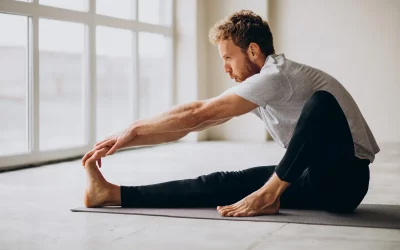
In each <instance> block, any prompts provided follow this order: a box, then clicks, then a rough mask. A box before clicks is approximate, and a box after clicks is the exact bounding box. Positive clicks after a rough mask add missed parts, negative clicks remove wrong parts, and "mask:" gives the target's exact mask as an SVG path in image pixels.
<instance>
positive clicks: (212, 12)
mask: <svg viewBox="0 0 400 250" xmlns="http://www.w3.org/2000/svg"><path fill="white" fill-rule="evenodd" d="M204 2H205V3H206V6H205V10H206V15H207V16H206V36H205V37H204V38H202V37H200V38H199V39H205V40H204V41H205V42H207V45H206V46H207V50H208V51H207V70H206V72H207V76H208V77H207V80H206V82H205V84H207V96H208V97H214V96H217V95H219V94H221V93H222V92H223V91H225V90H226V89H228V88H229V87H233V86H234V83H232V81H231V80H230V79H229V77H228V76H227V75H226V73H225V72H224V70H223V65H222V59H221V58H220V57H219V53H218V49H217V47H215V46H214V45H211V44H210V43H209V42H208V30H209V29H210V28H211V27H212V26H213V25H214V23H215V22H217V21H219V20H221V19H223V18H224V17H225V16H228V15H230V14H232V13H233V12H235V11H238V10H242V9H251V10H253V11H254V12H256V13H257V14H259V15H260V16H262V17H263V18H266V16H267V13H268V10H267V0H262V1H260V0H246V1H243V0H206V1H204ZM207 132H208V133H207V139H209V140H232V141H265V140H266V129H265V127H264V124H263V122H262V121H261V120H260V119H259V118H257V117H256V116H255V115H254V114H246V115H243V116H240V117H236V118H233V119H231V120H230V121H229V122H227V123H225V124H222V125H219V126H217V127H213V128H210V129H208V130H207Z"/></svg>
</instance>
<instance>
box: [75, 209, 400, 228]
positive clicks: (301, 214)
mask: <svg viewBox="0 0 400 250" xmlns="http://www.w3.org/2000/svg"><path fill="white" fill-rule="evenodd" d="M71 211H72V212H94V213H113V214H135V215H150V216H166V217H178V218H193V219H210V220H238V221H263V222H283V223H300V224H315V225H333V226H352V227H372V228H393V229H400V206H396V205H379V204H361V205H360V206H358V208H357V209H356V210H355V211H354V212H353V213H348V214H337V213H329V212H325V211H316V210H314V211H313V210H294V209H281V210H280V211H279V214H277V215H261V216H254V217H224V216H221V215H220V214H219V213H218V211H217V210H216V208H121V207H102V208H86V207H80V208H75V209H71Z"/></svg>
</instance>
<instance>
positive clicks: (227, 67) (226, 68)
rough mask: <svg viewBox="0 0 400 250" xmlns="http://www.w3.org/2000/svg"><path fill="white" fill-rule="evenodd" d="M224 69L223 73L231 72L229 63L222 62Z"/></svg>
mask: <svg viewBox="0 0 400 250" xmlns="http://www.w3.org/2000/svg"><path fill="white" fill-rule="evenodd" d="M224 70H225V73H231V72H232V69H231V67H229V65H227V64H224Z"/></svg>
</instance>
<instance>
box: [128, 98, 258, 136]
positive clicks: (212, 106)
mask: <svg viewBox="0 0 400 250" xmlns="http://www.w3.org/2000/svg"><path fill="white" fill-rule="evenodd" d="M256 107H258V105H257V104H255V103H253V102H250V101H247V100H246V99H244V98H242V97H240V96H238V95H236V94H234V93H231V94H226V95H222V96H217V97H214V98H211V99H208V100H204V101H196V102H192V103H187V104H183V105H180V106H178V107H176V108H174V109H172V110H170V111H169V112H166V113H164V114H161V115H159V116H156V117H154V118H152V119H146V120H140V121H137V122H135V123H134V124H133V125H132V129H133V131H134V132H135V133H136V134H150V133H163V132H174V131H191V130H192V129H195V128H196V127H197V126H199V125H201V124H202V123H206V122H211V121H215V120H223V119H230V118H232V117H235V116H240V115H243V114H246V113H248V112H250V111H252V110H253V109H255V108H256Z"/></svg>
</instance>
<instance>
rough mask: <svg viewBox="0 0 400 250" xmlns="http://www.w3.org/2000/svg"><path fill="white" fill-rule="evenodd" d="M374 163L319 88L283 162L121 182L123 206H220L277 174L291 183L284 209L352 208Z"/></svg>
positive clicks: (334, 102)
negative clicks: (360, 152) (361, 154)
mask: <svg viewBox="0 0 400 250" xmlns="http://www.w3.org/2000/svg"><path fill="white" fill-rule="evenodd" d="M369 164H370V161H369V160H366V159H359V158H357V157H356V156H355V153H354V143H353V138H352V135H351V132H350V128H349V125H348V122H347V119H346V117H345V115H344V113H343V111H342V109H341V107H340V105H339V103H338V102H337V100H336V99H335V97H334V96H333V95H332V94H330V93H328V92H326V91H317V92H315V93H314V94H313V95H312V96H311V98H310V99H309V100H308V101H307V102H306V104H305V105H304V107H303V110H302V112H301V115H300V117H299V120H298V122H297V124H296V127H295V129H294V132H293V136H292V139H291V141H290V143H289V145H288V148H287V151H286V153H285V155H284V157H283V159H282V160H281V161H280V163H279V164H278V165H277V166H259V167H253V168H248V169H245V170H241V171H221V172H214V173H211V174H208V175H201V176H199V177H197V178H194V179H185V180H176V181H169V182H163V183H159V184H152V185H145V186H121V206H122V207H165V208H171V207H175V208H178V207H216V206H223V205H230V204H232V203H235V202H237V201H239V200H241V199H242V198H244V197H246V196H247V195H249V194H251V193H252V192H254V191H256V190H258V189H259V188H261V187H262V186H263V185H264V184H265V183H266V182H267V181H268V179H269V178H270V177H271V175H272V174H273V173H274V172H276V174H277V175H278V177H279V178H280V179H281V180H284V181H286V182H289V183H291V185H290V186H289V187H288V188H287V189H286V190H285V191H284V192H283V194H282V196H281V198H280V201H281V208H298V209H323V210H327V211H331V212H351V211H353V210H354V209H355V208H357V206H358V205H359V204H360V203H361V201H362V200H363V198H364V196H365V195H366V193H367V191H368V186H369Z"/></svg>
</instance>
